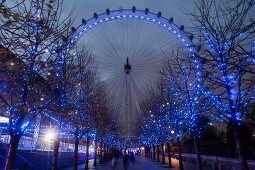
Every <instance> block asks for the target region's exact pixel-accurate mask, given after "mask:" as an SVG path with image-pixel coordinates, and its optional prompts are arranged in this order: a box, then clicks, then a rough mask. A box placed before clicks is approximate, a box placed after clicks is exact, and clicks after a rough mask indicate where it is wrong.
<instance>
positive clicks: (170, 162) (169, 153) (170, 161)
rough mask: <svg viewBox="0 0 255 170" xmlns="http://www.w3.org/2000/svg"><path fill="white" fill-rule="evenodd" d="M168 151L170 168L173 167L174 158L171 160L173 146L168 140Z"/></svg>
mask: <svg viewBox="0 0 255 170" xmlns="http://www.w3.org/2000/svg"><path fill="white" fill-rule="evenodd" d="M167 152H168V154H167V155H168V165H169V168H171V167H173V166H172V160H171V147H170V143H169V142H167Z"/></svg>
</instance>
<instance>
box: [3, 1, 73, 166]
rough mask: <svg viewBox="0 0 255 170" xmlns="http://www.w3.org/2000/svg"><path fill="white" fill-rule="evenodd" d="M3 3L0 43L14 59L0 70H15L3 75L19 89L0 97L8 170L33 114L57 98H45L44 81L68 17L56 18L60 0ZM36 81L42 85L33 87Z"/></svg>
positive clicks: (61, 45)
mask: <svg viewBox="0 0 255 170" xmlns="http://www.w3.org/2000/svg"><path fill="white" fill-rule="evenodd" d="M6 4H7V5H10V4H8V3H7V2H6V3H1V15H3V17H0V25H1V29H0V39H1V42H0V43H1V44H2V45H3V46H4V47H6V48H8V49H9V50H11V52H12V53H13V54H15V55H16V57H17V59H15V58H12V59H13V61H10V60H9V59H8V60H6V62H5V63H6V66H5V68H2V66H1V68H2V70H7V71H8V69H9V65H11V66H13V68H19V70H16V71H13V72H6V74H8V76H10V77H15V82H16V84H15V83H10V84H12V85H14V86H15V87H19V89H20V90H15V91H12V89H13V88H10V92H9V94H11V96H13V99H14V98H15V100H11V101H7V100H6V98H5V96H1V99H2V100H1V101H3V102H4V103H5V104H6V107H7V110H8V112H9V118H10V119H9V120H10V123H9V131H10V137H11V142H10V147H9V151H8V158H7V161H6V166H5V169H11V168H12V166H13V161H14V158H15V152H16V149H17V146H18V142H19V139H20V137H21V136H22V135H23V134H24V131H25V129H26V128H27V127H28V126H29V125H30V123H31V122H32V120H33V119H34V118H35V117H36V116H37V115H39V114H41V113H42V112H43V111H44V110H45V109H46V108H48V106H49V105H50V103H52V102H53V100H54V99H55V97H54V96H57V95H56V94H55V92H53V93H52V94H51V95H52V98H50V97H49V95H48V96H47V95H46V94H47V93H49V91H50V90H49V87H50V86H49V84H47V82H46V81H45V78H46V77H47V75H48V72H49V71H50V70H52V63H51V61H52V60H51V59H52V58H53V57H55V56H57V55H58V53H59V52H60V51H61V50H62V49H63V47H64V46H65V41H63V40H64V39H62V38H63V35H65V34H66V33H67V32H68V29H69V25H70V16H68V17H67V18H62V19H60V16H61V13H62V1H61V0H60V1H51V0H47V1H44V0H31V1H29V2H27V1H20V2H17V3H16V4H15V5H14V7H12V6H7V5H6ZM8 64H9V65H8ZM14 64H15V65H14ZM16 64H17V65H16ZM18 65H19V66H18ZM38 79H41V82H44V83H39V84H41V85H39V84H37V82H38ZM38 85H39V86H41V87H38ZM44 87H45V88H46V87H47V88H46V89H47V90H45V92H46V93H45V94H43V93H42V89H44ZM31 92H32V94H31ZM14 93H15V94H14ZM33 93H34V94H33Z"/></svg>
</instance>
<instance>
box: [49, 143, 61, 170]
mask: <svg viewBox="0 0 255 170" xmlns="http://www.w3.org/2000/svg"><path fill="white" fill-rule="evenodd" d="M59 143H60V142H59V139H58V138H57V139H55V140H54V148H53V158H52V166H51V169H52V170H57V161H58V149H59Z"/></svg>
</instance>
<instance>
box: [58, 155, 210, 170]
mask: <svg viewBox="0 0 255 170" xmlns="http://www.w3.org/2000/svg"><path fill="white" fill-rule="evenodd" d="M166 162H168V161H167V160H166ZM172 164H173V166H174V167H173V168H169V167H168V164H164V165H163V164H162V162H156V161H154V160H151V159H149V158H145V157H141V156H140V157H136V159H135V160H134V161H131V160H130V161H129V162H128V165H127V167H126V169H125V168H124V166H123V161H122V159H121V158H120V159H118V160H117V161H116V166H115V167H112V165H111V161H107V162H105V163H103V164H99V165H98V166H96V167H93V160H90V162H89V169H92V170H163V169H164V170H166V169H171V170H178V169H179V166H178V165H179V164H178V160H176V159H172ZM183 165H184V169H185V170H197V167H196V165H194V164H188V163H186V162H183ZM84 167H85V165H84V164H81V165H79V170H84ZM72 169H73V168H66V169H63V170H72ZM206 170H209V169H207V168H206Z"/></svg>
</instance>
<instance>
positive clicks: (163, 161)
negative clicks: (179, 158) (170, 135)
mask: <svg viewBox="0 0 255 170" xmlns="http://www.w3.org/2000/svg"><path fill="white" fill-rule="evenodd" d="M161 148H162V164H165V163H166V161H165V151H164V143H162V144H161Z"/></svg>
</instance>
